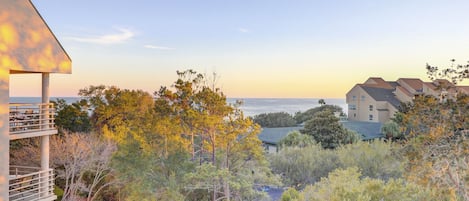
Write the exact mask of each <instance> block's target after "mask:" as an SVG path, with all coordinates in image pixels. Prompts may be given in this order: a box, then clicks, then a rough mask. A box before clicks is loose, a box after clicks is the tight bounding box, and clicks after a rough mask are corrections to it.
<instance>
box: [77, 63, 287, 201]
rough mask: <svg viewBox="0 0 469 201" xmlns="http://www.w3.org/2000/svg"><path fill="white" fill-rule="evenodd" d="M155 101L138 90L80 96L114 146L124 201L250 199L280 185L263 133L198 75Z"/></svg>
mask: <svg viewBox="0 0 469 201" xmlns="http://www.w3.org/2000/svg"><path fill="white" fill-rule="evenodd" d="M177 74H178V76H179V79H178V80H177V81H176V82H175V83H174V85H173V86H172V87H171V88H169V87H161V88H160V90H159V91H158V92H156V93H155V96H156V97H155V98H154V97H152V96H151V95H149V94H148V93H146V92H143V91H139V90H125V89H124V90H123V89H119V88H117V87H105V86H91V87H89V88H87V89H83V90H81V91H80V95H82V96H84V97H85V98H86V100H87V101H88V103H89V104H90V105H91V107H92V108H93V109H94V110H93V115H92V122H93V125H94V126H95V129H96V130H98V131H99V132H101V133H103V135H104V136H105V137H108V138H109V139H112V140H114V141H115V142H116V143H117V148H118V150H117V152H116V153H115V154H114V157H113V167H114V168H115V169H116V173H117V174H116V175H117V176H116V177H117V178H119V180H120V181H121V182H122V183H125V185H124V186H123V187H122V189H120V194H121V197H123V198H126V199H128V200H137V199H138V200H207V199H213V200H217V199H219V198H220V199H227V200H230V199H234V200H255V199H258V198H262V196H264V195H265V193H263V192H258V191H256V190H255V189H256V188H255V186H258V185H272V184H279V179H278V178H277V177H275V176H274V175H273V174H272V173H271V171H270V169H269V164H268V163H267V161H266V160H265V158H264V154H263V149H262V146H261V142H260V140H259V139H258V137H257V135H258V133H259V131H260V128H259V126H258V125H257V124H254V123H253V122H252V120H251V119H250V118H245V117H244V115H243V113H242V111H240V110H239V108H238V107H237V105H230V104H228V103H227V102H226V96H225V95H224V94H223V93H222V92H221V91H220V90H219V89H218V88H215V87H214V85H211V86H209V85H207V84H205V83H206V80H204V79H205V78H204V77H203V76H202V75H201V74H197V73H196V72H195V71H192V70H188V71H183V72H179V71H178V72H177Z"/></svg>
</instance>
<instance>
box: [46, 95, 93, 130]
mask: <svg viewBox="0 0 469 201" xmlns="http://www.w3.org/2000/svg"><path fill="white" fill-rule="evenodd" d="M51 102H52V103H53V104H54V106H55V108H56V110H57V111H56V116H55V125H56V126H57V127H58V128H59V131H60V133H64V132H72V133H74V132H81V133H86V132H90V131H91V121H90V118H89V116H88V110H87V109H88V107H87V104H86V101H84V100H81V101H77V102H75V103H72V104H67V102H66V101H65V100H64V99H57V101H55V102H54V101H51Z"/></svg>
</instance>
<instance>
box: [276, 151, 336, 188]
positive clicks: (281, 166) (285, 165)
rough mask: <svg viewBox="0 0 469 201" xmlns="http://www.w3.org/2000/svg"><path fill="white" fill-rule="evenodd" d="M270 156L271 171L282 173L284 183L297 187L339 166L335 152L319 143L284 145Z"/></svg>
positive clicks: (317, 179) (302, 186)
mask: <svg viewBox="0 0 469 201" xmlns="http://www.w3.org/2000/svg"><path fill="white" fill-rule="evenodd" d="M270 157H271V158H270V161H271V167H272V171H274V173H277V174H279V175H282V179H283V183H284V184H286V185H287V186H292V187H295V188H297V189H302V188H304V187H305V186H306V185H308V184H312V183H315V182H317V181H319V179H320V178H321V177H326V176H327V174H328V173H329V172H331V171H332V170H334V169H336V168H338V167H340V158H339V156H338V155H337V153H336V152H335V151H331V150H327V149H323V148H322V147H321V146H320V145H311V146H308V147H304V148H299V147H286V148H284V149H282V150H280V152H278V153H277V154H274V155H271V156H270Z"/></svg>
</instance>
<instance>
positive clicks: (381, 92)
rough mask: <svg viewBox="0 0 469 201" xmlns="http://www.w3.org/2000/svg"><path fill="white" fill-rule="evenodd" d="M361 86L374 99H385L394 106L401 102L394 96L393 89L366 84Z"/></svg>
mask: <svg viewBox="0 0 469 201" xmlns="http://www.w3.org/2000/svg"><path fill="white" fill-rule="evenodd" d="M361 87H362V89H363V90H365V91H366V93H368V95H370V96H371V97H372V98H373V99H374V100H375V101H387V102H389V103H390V104H391V105H392V106H394V107H395V108H399V106H400V104H401V102H400V101H399V100H398V99H397V98H396V96H395V95H394V93H393V91H394V89H385V88H377V87H370V86H367V85H362V86H361Z"/></svg>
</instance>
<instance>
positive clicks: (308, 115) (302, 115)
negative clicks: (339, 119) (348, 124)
mask: <svg viewBox="0 0 469 201" xmlns="http://www.w3.org/2000/svg"><path fill="white" fill-rule="evenodd" d="M325 110H329V111H330V112H332V113H335V112H339V113H340V115H341V116H343V115H345V114H344V112H343V110H342V108H341V107H340V106H337V105H321V106H320V107H315V108H311V109H309V110H306V111H305V112H297V113H296V114H295V115H294V117H293V118H294V119H295V120H296V123H297V124H301V123H304V122H306V121H308V120H311V119H312V118H313V117H314V115H316V113H318V112H322V111H325Z"/></svg>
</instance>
